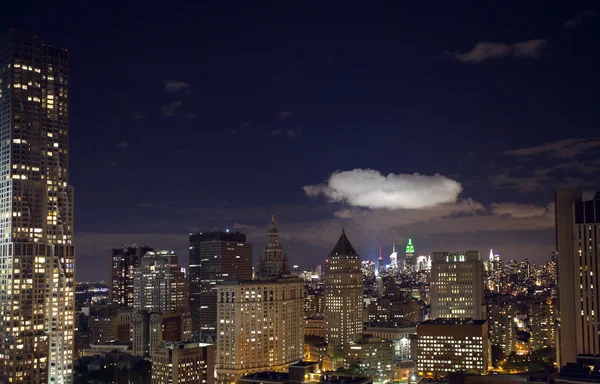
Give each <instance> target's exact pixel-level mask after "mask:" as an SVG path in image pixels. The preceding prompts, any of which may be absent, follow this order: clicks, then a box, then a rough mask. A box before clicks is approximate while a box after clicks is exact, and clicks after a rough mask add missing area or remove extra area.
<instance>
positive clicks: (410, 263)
mask: <svg viewBox="0 0 600 384" xmlns="http://www.w3.org/2000/svg"><path fill="white" fill-rule="evenodd" d="M414 267H415V246H414V245H413V242H412V239H411V232H410V230H409V231H408V243H407V244H406V257H405V258H404V268H405V269H409V270H414Z"/></svg>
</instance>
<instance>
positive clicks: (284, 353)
mask: <svg viewBox="0 0 600 384" xmlns="http://www.w3.org/2000/svg"><path fill="white" fill-rule="evenodd" d="M258 271H259V272H260V273H259V275H258V277H257V279H256V280H238V279H231V280H227V281H225V282H223V283H221V284H219V285H218V286H217V316H218V319H219V321H218V324H217V352H218V353H217V364H216V368H217V369H216V371H217V380H218V382H219V383H222V384H226V383H234V382H237V380H238V379H239V378H240V377H241V376H243V375H246V374H248V373H253V372H259V371H264V370H275V371H282V370H285V369H287V367H288V366H289V365H290V364H292V363H295V362H297V361H299V360H301V359H302V358H303V356H304V280H302V279H301V278H299V277H296V276H294V275H290V273H289V270H288V267H287V260H286V259H285V256H283V251H282V248H281V245H280V244H279V234H278V231H277V228H276V227H275V217H274V216H271V225H270V227H269V230H268V243H267V246H266V247H265V250H264V252H263V258H262V260H261V261H259V268H258Z"/></svg>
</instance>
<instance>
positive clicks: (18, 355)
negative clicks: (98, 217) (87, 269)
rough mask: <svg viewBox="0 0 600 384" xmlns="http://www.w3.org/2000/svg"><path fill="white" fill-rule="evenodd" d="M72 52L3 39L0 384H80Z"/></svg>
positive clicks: (35, 41)
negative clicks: (71, 180)
mask: <svg viewBox="0 0 600 384" xmlns="http://www.w3.org/2000/svg"><path fill="white" fill-rule="evenodd" d="M68 77H69V54H68V53H67V50H66V49H61V48H55V47H52V46H48V45H46V44H44V42H43V41H42V40H41V39H40V38H38V37H36V36H32V35H27V34H24V33H20V32H17V31H14V30H13V31H10V32H8V33H7V34H5V35H4V36H2V37H1V38H0V133H1V135H0V137H1V141H0V154H1V155H2V163H1V165H0V176H1V178H2V180H1V181H0V190H1V194H0V280H1V283H0V310H1V311H2V316H1V317H0V332H1V333H2V338H0V381H5V382H7V383H8V382H9V379H10V381H11V382H15V380H16V381H18V382H21V383H47V382H52V383H71V382H72V380H73V377H72V376H73V372H72V369H73V368H72V367H73V333H74V324H75V318H74V314H75V300H74V285H75V281H74V279H75V246H74V245H73V188H72V187H71V186H70V185H69V184H68V174H69V137H68V135H69V120H68V115H69V111H68V96H69V91H68V85H69V79H68Z"/></svg>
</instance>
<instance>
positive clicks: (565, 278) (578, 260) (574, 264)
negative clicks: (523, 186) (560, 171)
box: [556, 189, 600, 367]
mask: <svg viewBox="0 0 600 384" xmlns="http://www.w3.org/2000/svg"><path fill="white" fill-rule="evenodd" d="M556 242H557V249H558V255H557V267H558V268H557V269H558V293H559V295H558V298H559V302H558V305H559V309H558V316H559V324H560V326H559V327H558V329H559V338H558V341H559V344H558V346H557V347H558V351H559V367H564V366H565V365H567V364H569V363H581V364H584V365H598V360H599V359H600V336H599V335H600V333H599V331H600V329H599V325H598V323H599V320H600V319H599V314H598V313H597V312H598V311H599V308H600V295H599V294H598V288H599V287H600V286H599V283H600V280H599V278H598V277H599V275H600V265H599V263H598V260H599V259H600V246H599V244H600V193H598V194H596V196H595V197H594V199H592V200H587V201H584V200H583V194H582V191H581V190H578V189H561V190H558V191H557V192H556Z"/></svg>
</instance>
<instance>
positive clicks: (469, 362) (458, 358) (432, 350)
mask: <svg viewBox="0 0 600 384" xmlns="http://www.w3.org/2000/svg"><path fill="white" fill-rule="evenodd" d="M417 338H418V340H417V369H418V371H419V375H421V376H425V377H432V376H433V377H437V376H448V375H449V374H450V373H451V372H456V371H465V372H467V373H475V374H482V373H485V372H487V370H488V366H489V363H490V345H489V339H488V323H487V321H485V320H471V319H462V320H459V319H436V320H429V321H426V322H424V323H421V324H419V325H417Z"/></svg>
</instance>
